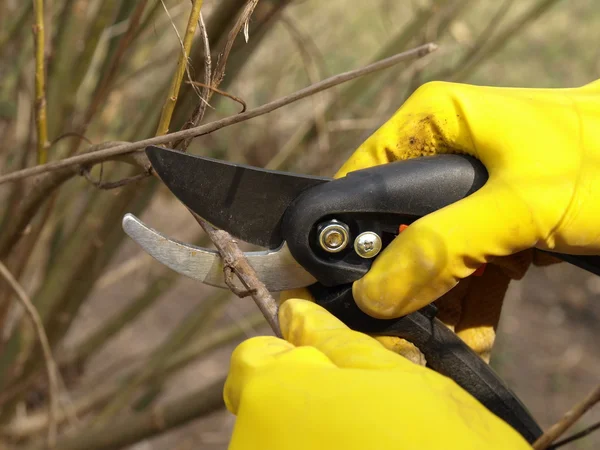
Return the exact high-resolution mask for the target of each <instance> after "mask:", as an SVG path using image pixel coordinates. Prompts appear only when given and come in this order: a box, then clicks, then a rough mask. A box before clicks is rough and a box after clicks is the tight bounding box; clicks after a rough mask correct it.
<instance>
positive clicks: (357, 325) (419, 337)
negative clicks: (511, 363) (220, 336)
mask: <svg viewBox="0 0 600 450" xmlns="http://www.w3.org/2000/svg"><path fill="white" fill-rule="evenodd" d="M309 289H310V291H311V294H312V295H313V296H314V297H315V299H316V301H317V303H319V304H320V305H321V306H323V307H324V308H325V309H327V310H328V311H329V312H331V313H332V314H333V315H335V316H336V317H337V318H339V319H340V320H341V321H342V322H344V323H345V324H346V325H348V326H349V327H350V328H352V329H354V330H360V331H363V332H366V333H369V334H375V335H382V336H398V337H401V338H403V339H406V340H407V341H409V342H412V343H413V344H414V345H416V346H417V347H418V348H419V350H421V352H422V353H423V354H424V356H425V359H426V360H427V366H428V367H430V368H431V369H433V370H435V371H436V372H439V373H441V374H442V375H445V376H447V377H449V378H451V379H452V380H454V381H455V382H456V383H457V384H458V385H459V386H461V387H462V388H463V389H465V390H466V391H467V392H469V393H470V394H471V395H472V396H473V397H475V398H476V399H477V400H479V401H480V402H481V403H482V404H483V405H484V406H485V407H486V408H488V409H489V410H490V411H491V412H492V413H494V414H496V415H497V416H498V417H500V418H501V419H502V420H504V421H505V422H506V423H508V424H509V425H510V426H512V427H513V428H514V429H515V430H516V431H517V432H519V433H520V434H521V435H522V436H523V437H524V438H525V439H526V440H527V441H528V442H530V443H532V442H534V441H535V440H536V439H537V438H538V437H539V436H540V435H541V434H542V430H541V428H540V427H539V425H538V424H537V423H536V421H535V420H534V419H533V417H532V416H531V414H530V413H529V411H527V408H526V407H525V406H524V405H523V404H522V403H521V401H520V400H519V399H518V397H517V396H516V395H515V394H514V393H513V392H512V391H511V390H510V389H509V388H508V386H507V385H506V384H505V383H504V382H503V381H502V380H501V379H500V378H499V377H498V375H497V374H496V372H494V370H493V369H492V368H491V367H490V366H489V365H488V364H486V363H485V362H484V361H483V360H482V359H481V358H480V357H479V356H478V355H477V354H476V353H475V352H473V350H471V348H469V347H468V346H467V345H466V344H465V343H464V342H463V341H462V340H461V339H460V338H459V337H458V336H457V335H456V334H455V333H453V332H452V331H450V330H449V329H448V328H447V327H446V326H445V325H444V324H443V323H442V322H440V321H439V320H438V319H436V318H435V314H436V312H437V309H436V308H435V306H433V305H428V306H426V307H425V308H423V309H421V310H419V311H417V312H414V313H412V314H409V315H407V316H404V317H402V318H400V319H393V320H378V319H374V318H372V317H371V316H369V315H367V314H365V313H364V312H362V311H361V310H360V309H359V308H358V306H356V303H355V302H354V299H353V297H352V286H351V285H347V286H344V287H341V288H325V287H324V286H323V285H320V284H315V285H313V286H311V287H310V288H309Z"/></svg>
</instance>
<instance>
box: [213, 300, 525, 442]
mask: <svg viewBox="0 0 600 450" xmlns="http://www.w3.org/2000/svg"><path fill="white" fill-rule="evenodd" d="M279 319H280V324H281V330H282V333H283V336H284V337H285V339H286V340H287V341H286V340H283V339H278V338H275V337H271V336H263V337H255V338H251V339H249V340H247V341H245V342H243V343H242V344H240V345H239V346H238V347H237V349H236V350H235V351H234V353H233V356H232V360H231V368H230V372H229V376H228V378H227V381H226V383H225V390H224V397H225V404H226V405H227V409H229V411H230V412H232V413H233V414H235V415H237V420H236V423H235V428H234V431H233V436H232V439H231V442H230V447H229V448H230V449H231V450H253V449H256V450H271V449H272V450H282V449H285V450H295V449H298V450H306V449H310V450H321V449H322V450H337V449H342V450H353V449H357V450H358V449H360V450H364V449H381V450H386V449H398V450H412V449H414V450H422V449H427V450H437V449H444V450H454V449H455V450H459V449H460V450H469V449H473V450H475V449H477V450H480V449H486V450H495V449H498V450H499V449H503V450H504V449H511V450H521V449H531V447H530V446H529V444H527V442H526V441H525V440H524V439H523V438H522V437H521V436H520V435H519V434H518V433H517V432H516V431H514V430H513V429H512V428H511V427H510V426H508V425H507V424H506V423H505V422H503V421H502V420H500V419H499V418H498V417H497V416H495V415H493V414H492V413H490V412H489V411H488V410H487V409H486V408H485V407H484V406H482V405H481V404H480V403H479V402H478V401H477V400H475V399H474V398H473V397H471V396H470V395H469V394H468V393H467V392H466V391H464V390H463V389H462V388H460V387H459V386H458V385H456V384H455V383H454V382H453V381H452V380H451V379H449V378H446V377H444V376H442V375H440V374H438V373H436V372H434V371H432V370H430V369H427V368H425V367H421V366H418V365H416V364H412V363H410V362H409V361H407V360H406V359H404V358H402V357H401V356H398V355H397V354H395V353H393V352H391V351H389V350H387V349H385V348H384V347H383V346H382V345H381V344H380V343H379V342H377V341H376V340H375V339H373V338H371V337H369V336H367V335H365V334H362V333H359V332H356V331H352V330H350V329H348V328H347V327H346V326H345V325H344V324H342V323H341V322H340V321H339V320H338V319H336V318H335V317H334V316H332V315H331V314H330V313H328V312H327V311H325V310H324V309H323V308H321V307H320V306H318V305H316V304H314V303H311V302H309V301H306V300H300V299H290V300H288V301H287V302H285V304H283V305H282V307H281V309H280V312H279Z"/></svg>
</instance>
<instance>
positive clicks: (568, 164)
mask: <svg viewBox="0 0 600 450" xmlns="http://www.w3.org/2000/svg"><path fill="white" fill-rule="evenodd" d="M435 153H466V154H469V155H472V156H474V157H476V158H478V159H479V160H481V161H482V162H483V164H484V165H485V166H486V168H487V170H488V172H489V180H488V182H487V183H486V185H485V186H484V187H483V188H482V189H480V190H479V191H477V192H476V193H474V194H473V195H471V196H469V197H468V198H466V199H463V200H461V201H459V202H456V203H454V204H452V205H450V206H448V207H446V208H443V209H441V210H439V211H436V212H434V213H432V214H429V215H428V216H426V217H424V218H422V219H420V220H418V221H417V222H415V223H414V224H412V225H411V226H410V227H408V228H407V229H406V230H405V231H404V232H403V233H401V234H400V236H398V238H397V239H395V240H394V241H393V242H392V243H391V244H390V245H389V246H388V247H387V248H386V249H385V250H384V251H383V252H382V253H381V254H380V255H379V256H378V257H377V258H376V260H375V262H374V264H373V266H372V268H371V270H370V271H369V272H368V273H367V275H366V276H364V277H363V278H362V279H361V280H359V281H357V282H355V283H354V287H353V293H354V297H355V300H356V302H357V304H358V305H359V307H360V308H361V309H363V310H364V311H365V312H367V313H369V314H371V315H372V316H374V317H378V318H390V317H399V316H402V315H405V314H408V313H411V312H413V311H415V310H417V309H419V308H421V307H423V306H425V305H426V304H428V303H430V302H432V301H434V300H436V299H437V298H439V297H440V296H441V295H443V294H445V293H446V292H448V291H449V290H450V289H451V288H452V287H454V286H455V285H456V284H457V282H458V281H459V280H460V279H462V278H465V277H467V276H468V275H470V274H472V273H473V272H474V271H475V270H476V269H477V267H479V266H480V265H481V264H483V263H485V262H490V261H491V260H492V258H493V257H498V256H505V255H511V254H514V253H516V252H519V251H522V250H525V249H530V248H534V247H535V248H539V249H550V250H555V251H560V252H565V253H572V254H597V253H598V252H599V251H600V231H599V226H598V225H599V222H600V220H599V219H598V218H599V217H600V82H596V83H594V84H591V85H587V86H584V87H581V88H575V89H514V88H494V87H480V86H471V85H463V84H453V83H444V82H433V83H428V84H425V85H423V86H422V87H421V88H419V89H418V90H417V91H416V92H415V93H414V94H413V95H412V96H411V97H410V98H409V99H408V100H407V101H406V103H405V104H404V105H403V106H402V107H401V108H400V109H399V110H398V111H397V112H396V113H395V115H394V116H393V117H392V119H391V120H390V121H388V122H387V123H386V124H384V125H383V126H382V127H381V128H380V129H379V130H378V131H377V132H376V133H375V134H373V135H372V136H371V137H370V138H369V139H368V140H367V141H365V143H364V144H363V145H362V146H361V147H360V148H359V149H358V150H357V151H356V152H355V153H354V155H353V156H352V157H351V158H350V159H349V160H348V161H347V162H346V163H345V164H344V166H343V167H342V168H341V170H340V172H339V173H338V175H340V176H341V175H344V174H345V173H347V172H350V171H353V170H357V169H361V168H365V167H369V166H374V165H377V164H384V163H387V162H390V161H394V160H397V159H401V158H410V157H416V156H423V155H433V154H435Z"/></svg>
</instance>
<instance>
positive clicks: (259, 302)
mask: <svg viewBox="0 0 600 450" xmlns="http://www.w3.org/2000/svg"><path fill="white" fill-rule="evenodd" d="M190 213H192V215H193V216H194V218H195V219H196V221H197V222H198V223H199V224H200V226H201V227H202V229H203V230H204V231H205V232H206V234H208V237H209V238H210V240H211V241H212V242H213V243H214V244H215V247H216V248H217V251H218V252H219V254H220V255H221V259H222V261H223V268H224V270H225V278H226V280H227V278H228V272H229V274H231V272H233V273H235V274H236V275H237V277H238V278H239V279H240V281H241V282H242V285H243V286H244V287H245V288H246V289H247V291H245V292H243V293H240V292H236V290H235V289H234V288H233V283H232V284H231V285H229V283H228V285H229V288H230V289H231V291H232V292H233V293H234V294H236V295H237V296H239V297H245V296H247V295H250V296H251V297H252V299H253V300H254V302H255V303H256V306H258V309H260V312H262V313H263V316H265V319H267V322H268V323H269V325H270V326H271V329H272V330H273V332H274V333H275V335H276V336H278V337H281V336H282V334H281V330H280V328H279V320H278V318H277V311H278V308H279V305H278V304H277V302H276V301H275V299H274V298H273V297H272V296H271V293H270V292H269V291H268V290H267V288H266V287H265V285H264V284H263V282H262V281H260V279H259V278H258V276H257V275H256V272H255V271H254V269H253V268H252V266H251V265H250V264H249V263H248V260H247V259H246V257H245V256H244V253H243V252H242V251H241V250H240V248H239V247H238V246H237V244H236V242H235V240H234V239H233V238H232V237H231V235H230V234H229V233H228V232H226V231H224V230H216V229H215V228H213V226H212V225H210V224H209V223H208V222H206V221H205V220H204V219H202V218H201V217H200V216H198V215H197V214H195V213H194V212H193V211H191V210H190Z"/></svg>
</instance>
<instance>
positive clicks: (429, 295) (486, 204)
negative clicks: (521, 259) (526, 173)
mask: <svg viewBox="0 0 600 450" xmlns="http://www.w3.org/2000/svg"><path fill="white" fill-rule="evenodd" d="M536 241H537V229H536V226H535V223H534V221H533V219H532V218H531V212H530V210H529V208H528V206H527V205H526V204H525V203H524V202H522V201H520V200H519V199H518V198H516V199H515V198H514V194H513V192H512V191H511V189H510V188H508V187H506V186H505V185H503V184H501V183H499V182H494V181H489V182H488V184H486V186H484V187H483V188H482V189H480V190H479V191H477V192H475V193H474V194H472V195H471V196H469V197H467V198H465V199H463V200H461V201H459V202H456V203H454V204H452V205H449V206H448V207H446V208H443V209H441V210H439V211H436V212H434V213H432V214H429V215H427V216H425V217H423V218H421V219H419V220H418V221H416V222H415V223H413V224H412V225H411V226H409V227H408V228H407V229H406V230H404V231H403V232H402V233H401V234H400V235H399V236H398V237H397V238H396V239H395V240H394V241H393V242H392V243H391V244H390V245H389V246H388V247H387V248H386V249H385V250H384V251H383V252H382V253H381V254H380V255H379V256H378V257H377V259H376V260H375V262H374V263H373V266H372V267H371V270H370V271H369V272H368V273H367V274H366V275H365V276H364V277H363V278H361V279H360V280H358V281H356V282H355V283H354V285H353V294H354V298H355V300H356V303H357V304H358V306H359V307H360V308H361V309H362V310H363V311H365V312H366V313H368V314H370V315H372V316H374V317H378V318H393V317H400V316H403V315H406V314H409V313H412V312H414V311H416V310H417V309H420V308H422V307H423V306H425V305H427V304H428V303H431V302H432V301H434V300H436V299H438V298H439V297H441V296H442V295H443V294H445V293H446V292H448V291H449V290H450V289H451V288H453V287H454V286H455V285H456V284H457V282H458V281H459V280H460V279H463V278H465V277H467V276H469V275H471V274H472V273H473V272H474V271H475V270H476V269H477V268H478V267H479V266H480V265H481V264H483V263H485V262H487V261H488V260H489V259H490V257H491V256H503V255H510V254H512V253H515V252H517V251H519V250H522V249H526V248H530V247H533V246H534V245H535V243H536Z"/></svg>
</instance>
